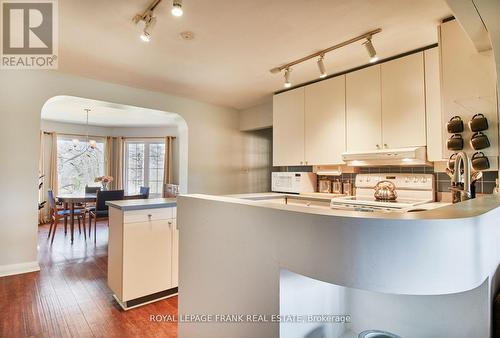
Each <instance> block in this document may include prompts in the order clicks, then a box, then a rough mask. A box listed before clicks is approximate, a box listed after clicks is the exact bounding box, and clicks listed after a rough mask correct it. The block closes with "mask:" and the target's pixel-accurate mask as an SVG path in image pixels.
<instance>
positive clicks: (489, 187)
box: [273, 166, 498, 194]
mask: <svg viewBox="0 0 500 338" xmlns="http://www.w3.org/2000/svg"><path fill="white" fill-rule="evenodd" d="M312 170H313V167H312V166H298V167H275V168H273V171H300V172H311V171H312ZM359 173H360V174H372V173H409V174H411V173H415V174H433V175H434V177H435V180H436V191H437V192H449V191H450V186H451V179H450V177H448V175H447V174H446V173H442V172H434V168H433V167H399V166H391V167H389V166H388V167H361V168H359ZM324 178H328V179H330V180H336V179H340V180H341V181H342V182H346V181H351V182H354V180H355V179H356V174H351V173H348V174H342V175H341V176H318V182H319V180H320V179H324ZM497 178H498V172H497V171H485V172H483V178H481V179H480V180H479V181H477V182H476V193H478V194H491V193H492V192H493V189H494V188H495V180H496V179H497Z"/></svg>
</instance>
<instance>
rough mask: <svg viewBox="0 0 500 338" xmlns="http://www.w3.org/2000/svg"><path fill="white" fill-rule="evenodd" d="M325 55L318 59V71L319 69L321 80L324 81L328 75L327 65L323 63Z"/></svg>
mask: <svg viewBox="0 0 500 338" xmlns="http://www.w3.org/2000/svg"><path fill="white" fill-rule="evenodd" d="M324 57H325V56H324V55H320V57H319V59H318V69H319V78H320V79H323V78H325V77H326V76H327V75H328V74H327V73H326V68H325V63H324V62H323V58H324Z"/></svg>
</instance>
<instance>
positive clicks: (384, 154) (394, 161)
mask: <svg viewBox="0 0 500 338" xmlns="http://www.w3.org/2000/svg"><path fill="white" fill-rule="evenodd" d="M426 154H427V151H426V148H425V147H411V148H397V149H380V150H373V151H360V152H346V153H343V154H342V160H343V161H344V162H345V163H346V164H347V165H348V166H351V167H366V166H377V167H379V166H386V165H398V166H421V165H430V163H429V162H427V155H426Z"/></svg>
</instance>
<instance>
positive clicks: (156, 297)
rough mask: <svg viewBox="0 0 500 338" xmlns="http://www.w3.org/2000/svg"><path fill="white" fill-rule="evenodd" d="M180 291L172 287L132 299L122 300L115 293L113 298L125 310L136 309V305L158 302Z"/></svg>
mask: <svg viewBox="0 0 500 338" xmlns="http://www.w3.org/2000/svg"><path fill="white" fill-rule="evenodd" d="M178 292H179V288H172V289H168V290H165V291H160V292H157V293H153V294H151V295H147V296H144V297H140V298H135V299H130V300H127V301H122V300H120V299H119V298H118V297H117V296H116V295H115V294H113V298H114V299H115V300H116V302H117V303H118V304H119V305H120V307H121V308H122V309H123V310H124V311H127V310H130V309H135V308H136V307H139V306H143V305H147V304H151V303H154V302H158V301H160V300H163V299H167V298H170V297H173V296H177V294H178Z"/></svg>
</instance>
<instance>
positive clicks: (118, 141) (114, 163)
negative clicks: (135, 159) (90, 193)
mask: <svg viewBox="0 0 500 338" xmlns="http://www.w3.org/2000/svg"><path fill="white" fill-rule="evenodd" d="M104 156H105V157H104V158H105V161H106V168H105V169H106V170H105V171H106V175H109V176H112V177H113V182H112V183H111V189H123V137H110V136H108V137H106V150H105V155H104Z"/></svg>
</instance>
